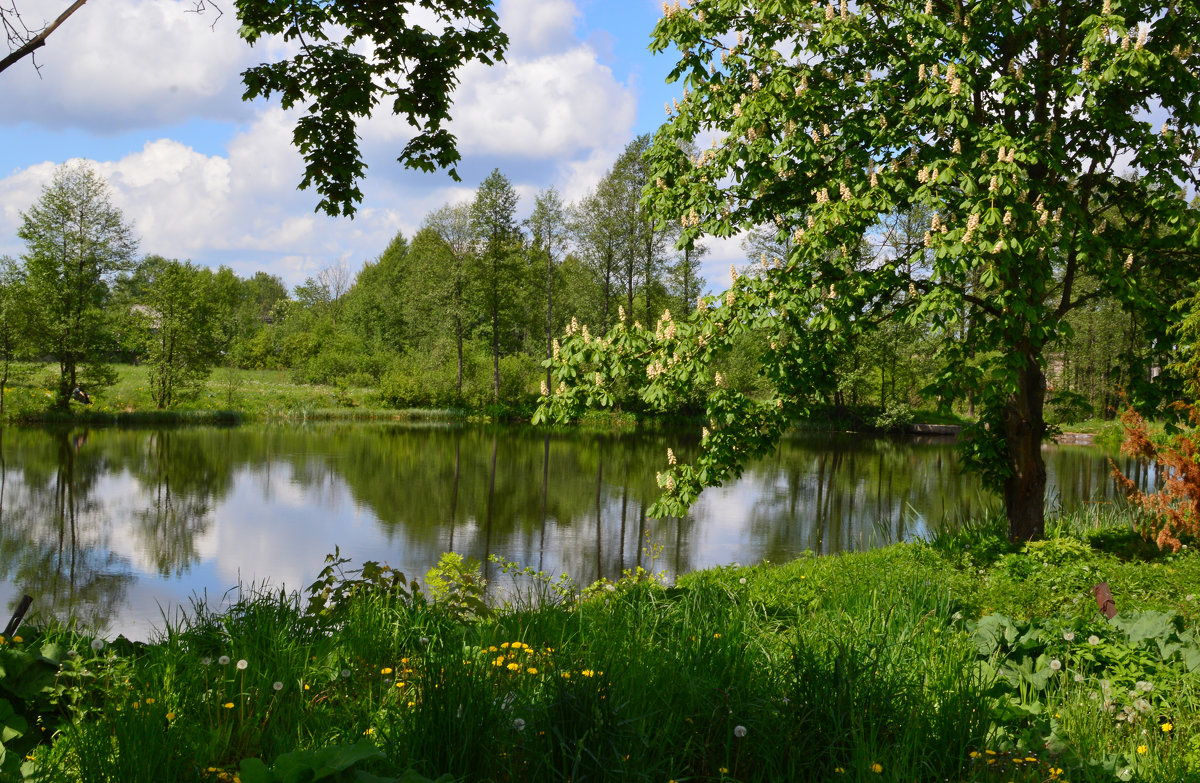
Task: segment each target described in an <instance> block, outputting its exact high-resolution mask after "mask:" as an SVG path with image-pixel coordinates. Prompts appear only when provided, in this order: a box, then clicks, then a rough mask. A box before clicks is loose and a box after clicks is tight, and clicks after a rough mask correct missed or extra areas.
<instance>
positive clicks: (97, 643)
mask: <svg viewBox="0 0 1200 783" xmlns="http://www.w3.org/2000/svg"><path fill="white" fill-rule="evenodd" d="M92 649H93V650H95V651H96V652H100V651H101V650H103V649H104V640H103V639H92Z"/></svg>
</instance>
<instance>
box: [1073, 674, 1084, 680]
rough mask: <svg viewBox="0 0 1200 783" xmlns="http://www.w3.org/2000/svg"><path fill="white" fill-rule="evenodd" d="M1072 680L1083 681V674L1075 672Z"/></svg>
mask: <svg viewBox="0 0 1200 783" xmlns="http://www.w3.org/2000/svg"><path fill="white" fill-rule="evenodd" d="M1074 680H1075V682H1083V675H1082V674H1076V675H1075V677H1074Z"/></svg>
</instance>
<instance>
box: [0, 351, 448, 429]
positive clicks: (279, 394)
mask: <svg viewBox="0 0 1200 783" xmlns="http://www.w3.org/2000/svg"><path fill="white" fill-rule="evenodd" d="M115 369H116V371H117V381H116V383H115V384H113V385H112V386H110V387H108V388H107V389H103V390H100V391H96V392H95V393H94V394H93V395H92V405H88V406H84V405H80V404H78V403H75V402H72V403H71V407H70V409H69V410H68V411H65V412H64V411H55V410H50V409H49V408H48V405H49V403H50V400H51V398H52V389H53V379H51V378H50V377H49V370H47V369H46V367H44V366H41V365H25V366H22V367H19V368H18V373H17V375H18V377H19V378H22V379H23V380H22V382H20V383H18V384H15V385H13V386H12V387H10V388H9V389H8V390H7V391H6V393H5V400H4V402H5V418H7V419H8V420H10V421H14V422H18V423H24V424H55V423H65V422H70V423H84V424H96V425H120V426H155V425H160V424H236V423H241V422H246V421H264V420H265V421H315V420H329V419H339V420H352V419H431V418H438V419H444V418H462V419H465V418H469V417H470V416H471V413H470V412H468V411H460V410H450V409H436V410H435V409H419V410H395V409H389V408H385V407H382V406H381V405H380V403H379V399H378V394H377V392H376V390H375V389H372V388H368V387H350V386H323V385H316V384H298V383H294V382H292V381H291V380H289V379H288V377H287V373H286V372H285V371H282V370H239V369H232V368H224V369H219V370H216V371H215V372H214V373H213V375H212V376H211V377H210V378H209V380H208V383H207V384H206V385H205V387H204V389H203V390H201V391H200V393H199V394H198V395H196V396H195V397H194V398H193V399H190V400H188V401H186V402H182V403H180V404H178V405H175V406H172V407H171V408H170V409H168V410H159V409H158V408H157V407H156V406H155V405H154V400H153V399H152V398H151V395H150V384H149V380H148V375H147V373H148V370H147V368H146V367H143V366H133V365H119V366H117V367H115Z"/></svg>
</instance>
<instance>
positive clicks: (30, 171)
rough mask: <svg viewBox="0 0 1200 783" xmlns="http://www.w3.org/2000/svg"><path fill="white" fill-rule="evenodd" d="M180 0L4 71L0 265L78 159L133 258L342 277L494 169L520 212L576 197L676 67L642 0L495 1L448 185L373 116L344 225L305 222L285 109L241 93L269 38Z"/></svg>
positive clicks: (32, 1)
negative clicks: (489, 54)
mask: <svg viewBox="0 0 1200 783" xmlns="http://www.w3.org/2000/svg"><path fill="white" fill-rule="evenodd" d="M59 5H60V3H57V2H51V0H24V2H23V3H22V4H21V6H20V7H21V8H22V10H23V11H24V12H25V14H26V16H27V18H30V19H32V20H33V21H35V22H36V21H38V19H39V18H40V17H42V16H45V17H53V15H55V14H56V13H57V12H58V10H59V8H58V6H59ZM192 7H194V6H193V3H192V2H191V1H190V0H183V2H179V1H177V0H106V2H105V3H94V4H92V3H89V4H87V5H85V6H84V7H83V8H82V9H81V10H80V11H79V12H77V13H76V14H75V16H73V17H72V18H71V19H70V20H68V22H67V23H66V24H64V25H63V27H62V28H60V29H59V30H58V31H57V32H56V33H55V34H54V36H52V37H51V38H50V42H49V45H48V46H47V47H46V48H44V49H42V50H41V52H40V53H39V56H38V63H39V64H40V66H41V72H40V74H39V73H38V72H36V71H34V69H33V68H32V66H31V65H30V64H29V63H28V62H24V63H21V64H18V65H17V66H15V67H13V68H10V69H9V70H7V71H5V72H4V73H3V74H0V106H3V107H4V110H3V111H2V112H0V254H8V255H14V256H15V255H19V254H20V252H21V250H22V247H21V244H20V242H19V240H18V239H17V237H16V229H17V226H18V225H19V223H20V213H21V212H22V211H24V210H26V209H28V208H29V206H30V205H31V204H32V203H33V202H34V201H35V200H36V198H37V197H38V194H39V193H40V189H41V187H42V185H43V184H44V183H45V182H47V181H48V179H49V177H50V176H51V174H52V172H53V170H54V167H55V166H56V165H58V164H61V163H63V162H65V161H67V160H69V159H72V158H86V159H89V160H91V161H93V162H94V164H95V166H96V168H97V169H98V170H99V171H100V172H101V173H102V174H104V175H105V176H106V177H107V178H108V180H109V183H110V185H111V187H112V189H113V197H114V200H115V202H116V203H117V204H118V206H120V207H121V208H122V210H123V211H124V212H125V215H126V217H127V218H129V219H131V220H132V221H133V223H134V224H135V226H136V228H137V231H138V233H139V235H140V236H141V237H142V244H141V250H142V252H145V253H159V254H162V255H165V256H169V257H177V258H190V259H192V260H194V261H196V262H198V263H202V264H208V265H211V266H216V265H219V264H227V265H229V266H232V267H233V268H234V269H235V271H237V272H238V273H240V274H243V275H248V274H252V273H253V272H254V271H255V270H258V269H264V270H266V271H269V272H271V273H273V274H278V275H280V276H281V277H283V278H284V279H285V280H286V281H287V282H288V283H289V284H292V285H295V284H298V283H300V282H302V281H303V280H304V278H306V277H307V276H309V275H313V274H316V273H317V272H318V271H320V270H321V269H323V268H325V267H329V266H333V265H337V264H345V265H346V266H348V267H349V268H350V269H351V270H357V269H358V268H359V267H360V266H361V265H362V263H363V262H364V261H366V260H369V259H372V258H374V257H375V256H377V255H378V254H379V253H380V252H381V251H382V250H383V248H384V247H385V246H386V244H387V242H388V240H389V239H390V238H391V237H392V236H393V235H394V234H395V233H396V231H404V232H405V233H407V234H410V235H411V233H412V232H413V231H414V230H415V229H416V227H417V226H418V225H419V224H420V222H421V219H422V218H423V217H424V215H425V214H426V213H427V212H429V211H430V210H432V209H435V208H437V207H439V206H441V205H442V204H444V203H446V202H448V201H458V200H462V199H466V198H469V197H470V195H471V193H472V191H473V189H474V188H475V187H476V186H477V184H478V182H479V181H480V180H481V179H482V178H483V177H484V176H486V175H487V173H488V172H490V171H491V170H492V169H493V168H495V167H499V168H500V169H501V170H502V171H503V172H504V173H505V174H506V175H508V176H509V178H510V179H512V180H513V182H514V183H515V184H516V185H517V188H518V192H519V193H520V194H521V195H522V209H523V210H528V209H531V208H532V202H533V195H534V194H535V193H537V192H538V191H539V190H541V189H543V188H546V187H548V186H551V185H553V186H555V187H557V188H558V189H559V190H560V192H562V193H563V194H564V196H565V197H566V198H567V199H568V200H569V201H573V200H575V199H578V198H579V197H581V196H582V195H583V194H584V193H586V191H587V190H588V189H589V188H590V187H592V186H594V184H595V183H596V181H597V180H598V179H599V178H600V177H601V176H602V175H603V174H604V172H605V171H606V170H607V169H608V168H609V167H610V166H611V164H612V162H613V160H614V159H615V158H616V156H617V154H618V153H619V152H620V151H621V149H622V148H623V147H624V146H625V144H627V143H628V142H629V141H630V140H631V139H632V138H633V137H634V136H635V135H637V134H639V133H647V132H652V131H653V130H654V129H655V128H656V127H657V126H658V124H659V123H660V122H661V120H662V119H663V118H664V114H663V108H662V107H663V104H664V102H667V101H669V100H670V99H671V98H672V97H673V96H675V95H676V93H677V90H676V89H675V88H674V87H673V86H671V85H667V84H665V77H666V75H667V74H668V73H669V71H670V69H671V67H672V65H673V62H674V61H673V59H672V58H671V56H670V55H666V54H664V55H659V56H652V55H651V54H650V53H649V51H648V49H647V47H648V44H649V41H650V35H651V32H652V30H653V28H654V25H655V23H656V22H657V20H658V17H659V15H660V13H661V10H660V9H661V3H655V2H651V0H499V2H498V8H499V11H500V15H501V24H502V26H503V27H504V29H505V30H506V32H507V33H508V35H509V37H510V39H511V46H510V49H509V53H508V55H507V58H506V62H505V63H504V64H501V65H499V66H496V67H493V68H485V67H482V66H471V67H469V68H468V69H466V70H465V71H464V72H463V74H462V85H461V87H460V89H459V91H458V94H457V96H456V103H455V107H454V111H453V114H454V117H455V119H454V125H453V127H454V130H455V133H456V134H457V135H458V137H459V146H460V152H461V153H462V155H463V161H462V164H461V165H460V166H459V173H460V174H461V175H462V177H463V182H462V183H461V184H458V183H454V182H453V181H452V180H450V179H449V178H448V177H447V176H445V175H444V174H441V173H439V174H419V173H416V172H412V171H408V170H406V169H404V168H402V167H400V166H399V164H397V163H395V162H394V158H395V155H396V154H397V153H398V152H399V150H400V148H401V147H402V146H403V144H404V141H405V140H406V139H407V135H406V132H407V131H406V126H405V124H404V122H403V121H401V120H396V119H393V118H391V117H388V116H386V115H384V116H379V117H376V118H374V119H373V120H372V121H371V122H370V123H368V124H367V125H365V126H363V127H362V128H360V133H361V135H362V137H363V140H362V146H363V150H364V153H365V157H366V160H367V162H368V165H369V167H370V168H369V171H368V175H367V180H366V182H365V184H364V188H363V189H364V193H365V196H366V197H365V200H364V202H363V205H362V207H361V209H360V212H359V214H358V216H357V217H356V219H354V220H353V221H351V220H347V219H333V218H328V217H325V216H323V215H317V214H314V212H313V207H314V206H315V205H316V201H317V196H316V195H315V194H314V193H309V192H299V191H297V190H296V188H295V186H296V183H297V182H299V179H300V173H301V162H300V159H299V156H298V155H297V154H296V153H295V152H294V150H292V148H291V145H290V132H291V117H289V116H288V115H287V114H286V113H285V112H283V111H282V110H281V109H280V108H279V107H278V105H276V104H272V103H268V102H262V101H258V102H254V103H245V102H243V101H241V99H240V96H241V86H240V81H239V74H240V72H241V71H242V69H244V68H246V67H247V66H249V65H251V64H254V63H256V62H259V61H261V60H263V59H264V58H268V57H270V56H271V54H272V53H274V52H278V51H280V50H281V47H282V46H283V45H282V44H281V43H279V42H273V41H268V42H266V43H260V45H259V46H258V47H256V48H255V49H253V50H252V49H250V48H249V47H247V46H246V45H245V44H244V43H243V42H242V41H241V40H240V39H239V38H238V37H237V32H236V30H237V23H236V21H235V20H234V18H233V16H232V14H227V15H226V16H225V17H224V18H223V19H220V20H217V21H216V24H215V25H213V21H214V20H213V17H212V15H211V14H210V15H209V16H207V17H205V16H197V15H196V14H194V13H189V12H188V9H190V8H192ZM712 251H713V252H712V254H711V255H710V256H709V257H708V259H707V264H708V266H707V269H708V277H709V280H710V281H712V282H713V283H714V284H718V285H717V287H720V286H719V283H720V282H721V280H720V279H718V278H720V273H719V272H717V271H716V270H720V269H727V267H728V264H729V263H730V262H731V261H736V262H740V261H741V251H740V248H739V246H738V243H737V242H736V241H724V242H719V243H715V244H714V246H713V247H712Z"/></svg>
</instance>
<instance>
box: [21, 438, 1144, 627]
mask: <svg viewBox="0 0 1200 783" xmlns="http://www.w3.org/2000/svg"><path fill="white" fill-rule="evenodd" d="M668 447H671V448H673V449H674V451H675V452H676V453H677V454H679V455H680V458H681V459H687V458H688V457H689V456H690V455H691V454H692V453H693V452H694V449H695V448H696V440H695V437H694V436H690V435H681V434H678V433H671V432H651V433H646V432H638V433H630V432H622V433H602V434H598V433H593V432H576V431H567V432H564V431H554V432H547V431H545V430H538V429H534V428H531V427H518V426H513V427H501V426H483V425H429V424H426V425H413V424H407V423H399V422H389V423H322V424H307V425H294V426H284V425H274V426H252V427H236V428H216V427H214V428H203V427H196V428H178V429H167V430H144V429H142V430H137V429H134V430H119V429H92V430H86V429H76V430H61V429H60V430H39V429H22V428H6V429H0V611H3V613H4V616H3V617H0V623H4V622H5V621H6V620H7V618H8V615H9V614H10V613H11V611H12V609H13V607H14V606H15V604H16V602H17V600H19V598H20V596H21V595H22V594H23V593H29V594H30V595H32V596H33V597H34V606H35V608H37V609H39V610H40V611H42V612H43V613H54V614H57V615H58V616H62V617H74V618H77V619H78V620H79V621H80V622H81V623H82V624H83V625H84V626H85V627H89V628H91V627H95V628H99V629H101V630H104V631H106V632H108V633H113V634H115V633H124V634H126V635H128V636H130V637H132V638H146V637H147V636H149V634H150V633H151V626H159V627H161V624H162V618H163V615H164V613H165V614H171V613H174V612H176V611H178V608H179V607H187V606H189V605H190V601H191V599H192V597H193V596H197V595H204V594H206V595H207V600H208V602H209V603H210V605H218V604H219V602H220V601H221V600H222V597H223V596H224V595H225V593H226V592H227V591H228V590H229V589H230V588H231V587H233V586H235V585H237V584H239V583H242V584H249V583H252V582H253V583H263V582H266V583H269V584H270V585H272V586H274V587H280V586H286V587H288V588H291V589H302V588H304V587H306V586H307V585H308V584H309V583H310V582H311V581H312V580H313V578H314V577H315V576H316V574H317V573H318V572H319V571H320V569H321V568H322V567H323V565H324V557H325V555H326V554H327V553H330V552H333V551H334V548H335V547H338V548H340V551H341V553H342V554H343V555H344V556H347V557H350V558H353V559H354V560H355V561H356V562H362V561H363V560H376V561H380V562H387V563H389V564H391V565H392V566H394V567H396V568H399V569H401V570H403V571H404V572H405V573H406V574H407V575H408V576H409V577H410V578H413V577H421V576H423V575H424V574H425V572H426V571H427V570H428V569H429V568H430V567H432V566H433V565H434V564H435V563H436V562H437V560H438V558H439V556H440V555H441V554H442V553H443V552H448V551H454V552H458V553H461V554H463V555H468V556H471V557H474V558H477V559H478V560H480V561H484V562H485V568H486V569H487V574H486V575H487V577H488V578H489V580H490V581H492V582H493V583H494V584H502V583H505V580H506V579H507V577H506V576H505V575H503V574H501V573H499V572H498V569H497V568H496V567H495V566H492V565H487V564H486V560H487V556H488V555H498V556H500V557H501V558H504V559H505V560H508V561H515V562H517V563H520V564H521V565H523V566H532V567H534V568H537V569H539V570H543V571H546V572H548V573H551V574H558V573H563V572H566V573H569V574H570V575H571V576H572V577H573V578H574V579H575V580H576V581H577V582H579V583H581V584H586V583H589V582H591V581H593V580H595V579H598V578H600V577H608V578H614V577H618V576H619V575H620V574H621V573H622V572H623V571H624V570H625V569H631V568H635V567H637V566H642V567H644V568H647V569H650V570H653V571H665V572H666V573H667V575H668V577H671V578H673V577H674V576H675V575H677V574H680V573H683V572H686V571H690V570H694V569H698V568H704V567H708V566H713V565H718V564H725V563H734V562H736V563H742V564H750V563H757V562H761V561H764V560H770V561H775V562H779V561H784V560H788V559H790V558H792V557H795V556H796V555H798V554H799V553H801V552H803V551H805V550H813V551H814V552H819V553H833V552H839V551H845V550H852V549H859V548H865V547H871V546H877V545H882V544H886V543H890V542H893V541H899V540H910V539H913V538H916V537H920V536H926V535H928V534H929V533H930V532H932V531H934V530H936V529H937V528H938V527H939V526H941V525H944V524H954V523H955V521H956V520H960V519H963V518H966V517H969V516H971V515H973V514H977V513H981V512H983V511H985V510H987V509H996V508H998V507H999V503H998V501H997V499H996V498H995V497H992V496H989V495H987V494H986V493H984V492H983V491H982V490H981V489H980V488H979V485H978V482H977V481H976V480H975V479H974V478H973V477H971V476H964V475H962V474H961V472H960V470H959V467H958V460H957V458H956V455H955V450H954V446H953V444H952V442H951V441H949V440H947V439H929V438H926V439H919V438H884V437H870V436H862V435H828V434H820V435H815V434H801V435H794V436H791V437H789V438H787V439H785V440H784V441H783V442H782V443H781V444H780V446H779V447H778V449H777V450H776V451H775V453H774V454H773V455H772V456H771V457H769V458H767V459H764V460H761V461H759V462H757V463H755V464H753V465H751V466H749V467H748V468H747V469H746V471H745V472H744V474H743V475H742V477H741V478H740V479H739V480H737V481H735V482H733V483H731V484H729V485H727V486H725V487H720V488H714V489H710V490H707V491H705V492H704V493H703V494H702V495H701V497H700V500H699V501H698V502H697V504H696V505H695V507H694V508H693V510H692V512H691V513H690V514H689V515H688V516H687V517H685V518H682V519H662V520H655V519H649V518H647V516H646V508H647V507H648V505H649V504H650V503H651V502H652V501H653V500H654V498H655V497H656V496H657V487H656V484H655V474H656V472H657V471H659V470H662V469H664V468H665V466H666V453H667V448H668ZM1045 455H1046V458H1047V467H1048V472H1049V477H1050V488H1049V493H1048V494H1049V497H1050V499H1051V505H1052V506H1056V507H1062V508H1074V507H1077V506H1079V505H1080V504H1083V503H1089V502H1119V499H1118V493H1117V491H1116V488H1115V486H1114V484H1113V482H1112V480H1111V478H1110V477H1109V465H1108V461H1107V460H1108V457H1109V456H1110V455H1108V454H1106V453H1105V452H1104V451H1102V450H1100V449H1096V448H1093V447H1067V446H1062V447H1054V446H1047V447H1046V450H1045ZM1113 456H1115V455H1113ZM1116 458H1117V459H1118V461H1119V462H1120V463H1122V464H1123V465H1124V466H1125V467H1126V469H1127V470H1130V469H1134V468H1132V466H1130V465H1129V464H1128V463H1126V462H1125V461H1123V460H1121V458H1119V457H1116ZM1136 475H1137V477H1138V480H1139V481H1141V482H1145V481H1146V480H1147V477H1146V474H1145V470H1144V469H1141V472H1140V473H1137V474H1136ZM4 610H6V611H4Z"/></svg>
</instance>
